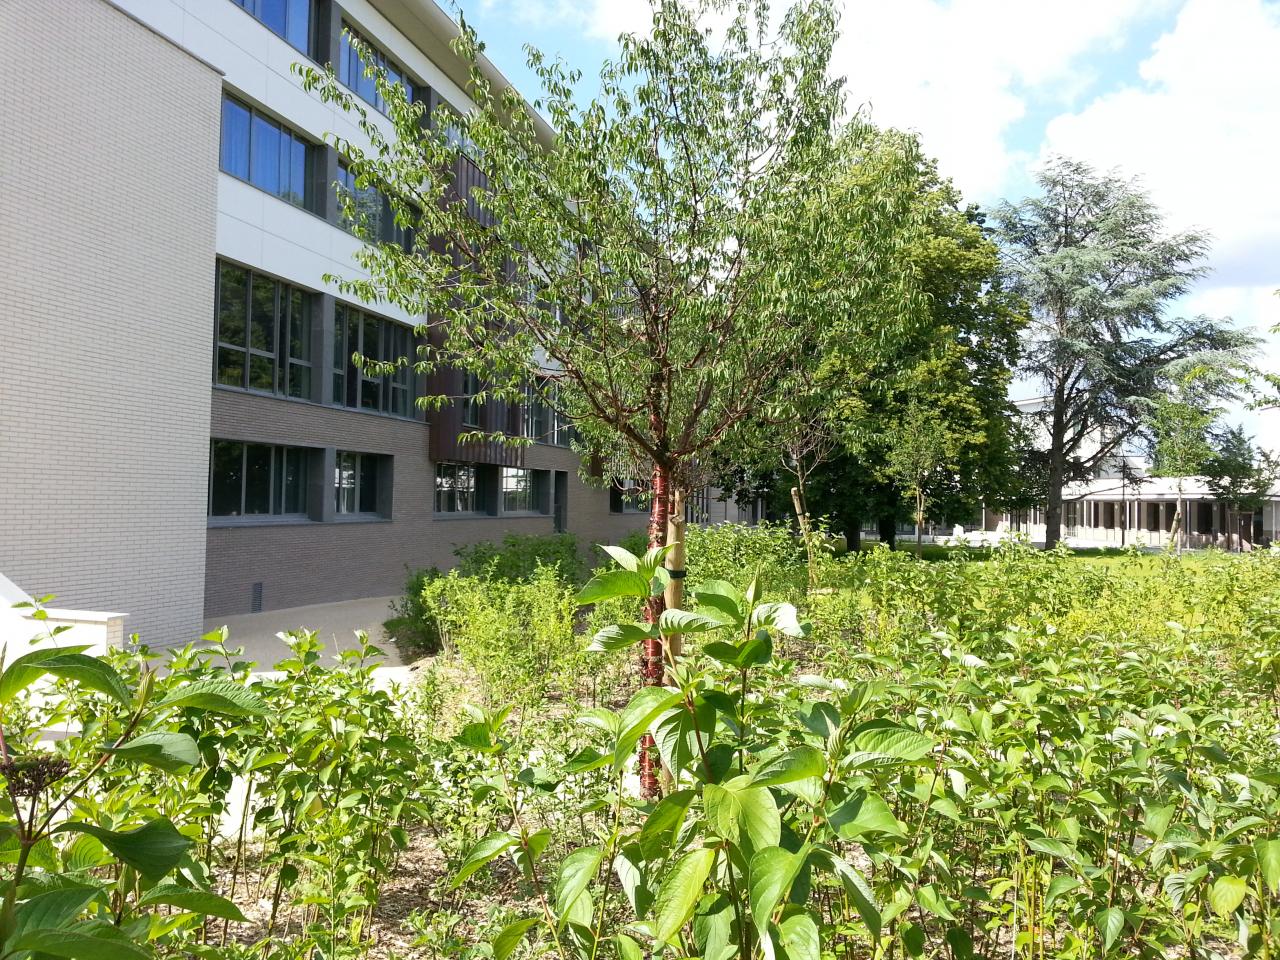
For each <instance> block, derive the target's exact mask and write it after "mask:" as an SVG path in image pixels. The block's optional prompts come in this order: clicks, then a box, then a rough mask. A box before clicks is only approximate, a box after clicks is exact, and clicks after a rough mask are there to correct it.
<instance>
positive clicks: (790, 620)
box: [751, 603, 809, 637]
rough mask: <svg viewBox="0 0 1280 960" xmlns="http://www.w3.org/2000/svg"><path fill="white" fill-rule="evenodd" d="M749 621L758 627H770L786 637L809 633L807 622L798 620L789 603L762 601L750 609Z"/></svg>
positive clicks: (794, 609) (801, 635) (793, 608)
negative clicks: (803, 622)
mask: <svg viewBox="0 0 1280 960" xmlns="http://www.w3.org/2000/svg"><path fill="white" fill-rule="evenodd" d="M751 622H752V623H753V624H755V625H756V626H758V627H771V628H773V629H774V630H777V631H778V632H779V633H781V634H783V635H784V636H788V637H803V636H807V635H808V633H809V626H808V624H802V623H801V622H800V620H799V617H798V616H797V615H796V608H795V607H794V606H792V605H791V604H789V603H762V604H760V606H758V607H756V608H755V610H753V611H752V613H751Z"/></svg>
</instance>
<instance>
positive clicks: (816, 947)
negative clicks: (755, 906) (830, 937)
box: [778, 911, 822, 960]
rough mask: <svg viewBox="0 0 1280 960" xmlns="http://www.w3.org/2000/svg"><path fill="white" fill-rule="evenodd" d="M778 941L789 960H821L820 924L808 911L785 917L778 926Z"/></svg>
mask: <svg viewBox="0 0 1280 960" xmlns="http://www.w3.org/2000/svg"><path fill="white" fill-rule="evenodd" d="M778 940H779V944H780V945H781V947H782V952H783V954H784V955H785V956H786V958H787V960H820V958H821V956H822V941H821V938H820V937H819V936H818V924H817V922H816V921H815V920H814V919H813V916H812V915H811V914H810V913H809V912H808V911H798V912H796V913H792V914H790V915H788V916H784V917H783V918H782V922H781V923H779V924H778Z"/></svg>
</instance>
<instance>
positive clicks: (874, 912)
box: [813, 847, 884, 941]
mask: <svg viewBox="0 0 1280 960" xmlns="http://www.w3.org/2000/svg"><path fill="white" fill-rule="evenodd" d="M813 861H814V863H816V864H817V865H818V866H819V867H825V868H826V869H827V870H829V871H831V872H832V873H834V874H835V875H836V876H837V877H838V878H839V880H840V882H841V884H843V886H844V892H845V895H846V896H848V898H849V899H850V900H851V901H853V905H854V908H855V909H857V911H858V916H860V917H861V918H862V922H863V923H865V924H866V925H867V930H868V931H869V932H870V933H871V938H872V939H873V940H875V941H879V939H880V931H881V929H882V928H883V925H884V920H883V916H882V915H881V912H880V907H879V906H878V905H877V904H876V898H875V894H874V893H873V892H872V890H871V885H870V884H869V883H867V880H866V878H865V877H863V875H862V874H861V873H859V872H858V871H857V869H855V868H854V867H853V865H852V864H850V863H849V862H848V861H847V860H845V859H844V858H843V857H841V856H840V855H838V854H836V853H834V852H833V851H831V850H828V849H826V848H825V847H819V848H818V849H817V850H815V851H814V854H813Z"/></svg>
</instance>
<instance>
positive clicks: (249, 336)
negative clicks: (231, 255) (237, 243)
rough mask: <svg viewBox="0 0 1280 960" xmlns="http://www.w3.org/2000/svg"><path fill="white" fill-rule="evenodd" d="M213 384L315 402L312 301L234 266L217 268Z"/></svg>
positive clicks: (275, 281)
mask: <svg viewBox="0 0 1280 960" xmlns="http://www.w3.org/2000/svg"><path fill="white" fill-rule="evenodd" d="M216 323H217V332H216V339H217V350H218V352H217V368H216V370H215V372H214V380H215V382H217V383H220V384H224V385H226V386H232V387H245V388H249V389H253V390H262V391H264V392H267V393H279V394H285V395H287V396H291V397H301V398H308V397H310V396H311V337H312V332H313V329H314V327H313V324H314V320H313V316H312V309H311V297H310V296H309V295H308V294H307V293H306V292H305V291H303V290H300V289H298V288H297V287H291V286H289V285H288V284H284V283H281V282H280V281H278V280H273V279H272V278H270V277H266V276H263V275H261V274H256V273H253V272H252V271H249V270H246V269H244V268H243V267H237V266H236V265H235V264H230V263H224V262H219V264H218V307H217V315H216Z"/></svg>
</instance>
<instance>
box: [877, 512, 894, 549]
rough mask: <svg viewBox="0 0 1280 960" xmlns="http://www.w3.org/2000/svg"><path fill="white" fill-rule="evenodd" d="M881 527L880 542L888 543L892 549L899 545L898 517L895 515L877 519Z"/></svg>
mask: <svg viewBox="0 0 1280 960" xmlns="http://www.w3.org/2000/svg"><path fill="white" fill-rule="evenodd" d="M876 523H877V525H878V526H879V527H880V542H881V543H883V544H887V545H888V547H889V549H890V550H892V549H893V548H894V547H896V546H897V545H898V519H897V517H893V516H883V517H880V518H879V519H878V520H877V521H876Z"/></svg>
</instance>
